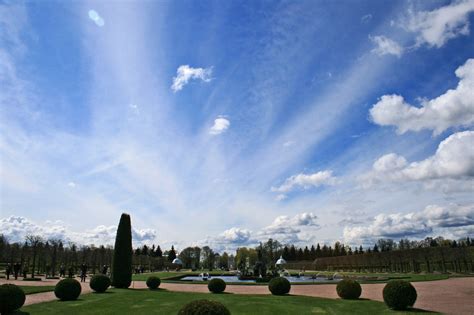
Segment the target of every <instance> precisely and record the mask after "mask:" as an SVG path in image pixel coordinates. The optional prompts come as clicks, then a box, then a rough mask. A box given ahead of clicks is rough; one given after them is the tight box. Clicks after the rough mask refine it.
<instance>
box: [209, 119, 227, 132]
mask: <svg viewBox="0 0 474 315" xmlns="http://www.w3.org/2000/svg"><path fill="white" fill-rule="evenodd" d="M229 126H230V121H229V120H228V119H226V118H224V117H218V118H216V119H215V120H214V125H213V126H212V127H211V129H209V133H210V134H211V135H219V134H221V133H223V132H225V131H226V130H227V129H229Z"/></svg>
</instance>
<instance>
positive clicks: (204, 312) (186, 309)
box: [178, 300, 230, 315]
mask: <svg viewBox="0 0 474 315" xmlns="http://www.w3.org/2000/svg"><path fill="white" fill-rule="evenodd" d="M178 315H230V311H229V310H228V309H227V307H225V306H224V305H223V304H222V303H220V302H217V301H209V300H196V301H192V302H189V303H188V304H186V305H184V306H183V308H181V309H180V310H179V312H178Z"/></svg>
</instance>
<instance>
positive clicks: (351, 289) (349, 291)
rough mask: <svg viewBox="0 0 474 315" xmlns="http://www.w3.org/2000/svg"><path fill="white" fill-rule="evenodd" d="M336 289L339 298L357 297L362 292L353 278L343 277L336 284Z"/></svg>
mask: <svg viewBox="0 0 474 315" xmlns="http://www.w3.org/2000/svg"><path fill="white" fill-rule="evenodd" d="M336 291H337V295H339V297H340V298H341V299H358V298H359V297H360V294H361V293H362V287H361V286H360V284H359V282H357V281H355V280H352V279H343V280H341V281H339V283H338V284H337V287H336Z"/></svg>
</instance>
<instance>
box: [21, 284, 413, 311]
mask: <svg viewBox="0 0 474 315" xmlns="http://www.w3.org/2000/svg"><path fill="white" fill-rule="evenodd" d="M203 298H206V299H211V300H216V301H219V302H222V303H223V304H224V305H226V306H227V307H228V308H229V310H230V311H231V313H232V314H233V315H235V314H257V313H258V314H259V315H265V314H268V315H273V314H403V313H400V312H398V313H397V312H393V311H390V310H388V309H387V307H386V306H385V304H383V303H380V302H376V301H370V300H358V301H349V300H330V299H322V298H313V297H305V296H271V295H238V294H210V293H209V294H206V293H182V292H171V291H166V290H158V291H150V290H130V289H129V290H126V289H112V290H109V291H108V292H107V293H103V294H96V293H91V294H84V295H81V297H80V299H79V300H77V301H70V302H60V301H53V302H46V303H40V304H34V305H29V306H26V307H23V308H22V309H21V311H22V312H24V313H23V314H25V312H26V313H29V314H32V315H36V314H38V315H41V314H100V315H103V314H134V315H136V314H177V312H178V310H179V309H180V308H181V307H182V306H183V305H184V304H185V303H187V302H189V301H192V300H196V299H203ZM412 313H418V311H417V310H414V311H412V312H410V314H412Z"/></svg>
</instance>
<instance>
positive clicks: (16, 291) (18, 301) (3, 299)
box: [0, 283, 26, 314]
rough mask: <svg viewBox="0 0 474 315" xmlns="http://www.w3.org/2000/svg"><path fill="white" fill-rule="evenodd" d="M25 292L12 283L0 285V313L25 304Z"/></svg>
mask: <svg viewBox="0 0 474 315" xmlns="http://www.w3.org/2000/svg"><path fill="white" fill-rule="evenodd" d="M25 299H26V296H25V292H23V290H22V289H21V288H20V287H19V286H16V285H14V284H9V283H7V284H3V285H0V314H8V313H11V312H13V311H15V310H17V309H19V308H21V307H22V306H23V304H25Z"/></svg>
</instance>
